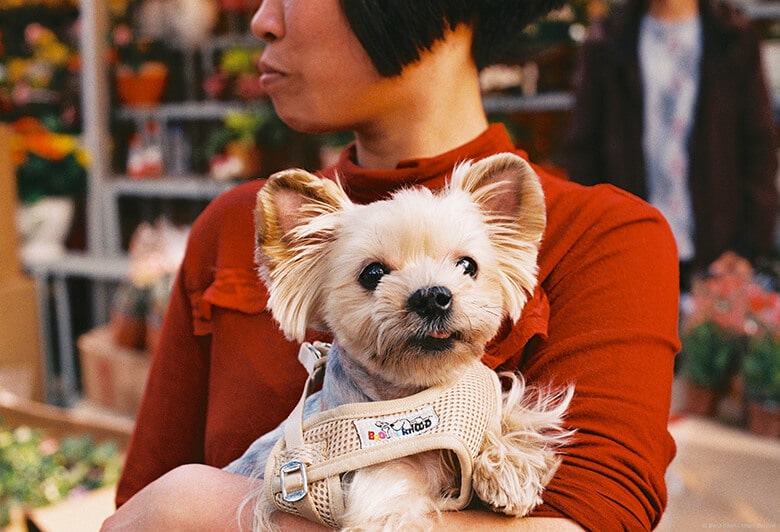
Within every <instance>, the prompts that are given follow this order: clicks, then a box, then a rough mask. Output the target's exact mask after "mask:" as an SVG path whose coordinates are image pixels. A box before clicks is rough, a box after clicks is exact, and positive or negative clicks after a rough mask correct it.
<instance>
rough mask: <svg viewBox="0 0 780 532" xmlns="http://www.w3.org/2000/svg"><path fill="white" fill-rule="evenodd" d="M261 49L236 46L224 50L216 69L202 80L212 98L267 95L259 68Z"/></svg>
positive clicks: (205, 90)
mask: <svg viewBox="0 0 780 532" xmlns="http://www.w3.org/2000/svg"><path fill="white" fill-rule="evenodd" d="M261 51H262V49H261V48H256V47H253V48H248V47H246V46H236V47H232V48H228V49H226V50H225V51H223V52H222V55H221V56H220V60H219V64H218V65H217V68H216V69H215V71H214V72H213V73H212V74H211V75H210V76H208V77H207V78H206V79H205V80H204V81H203V90H204V92H205V93H206V95H207V96H208V97H209V98H213V99H218V100H222V99H232V98H236V99H239V100H246V101H253V100H261V99H263V98H265V97H266V93H265V90H264V89H263V86H262V85H261V84H260V72H259V70H258V68H257V64H258V59H259V56H260V53H261Z"/></svg>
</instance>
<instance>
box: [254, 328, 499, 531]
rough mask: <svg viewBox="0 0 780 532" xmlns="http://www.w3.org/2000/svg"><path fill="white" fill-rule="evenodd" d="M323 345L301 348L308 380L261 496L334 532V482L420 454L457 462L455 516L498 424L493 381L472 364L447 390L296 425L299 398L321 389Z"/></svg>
mask: <svg viewBox="0 0 780 532" xmlns="http://www.w3.org/2000/svg"><path fill="white" fill-rule="evenodd" d="M327 348H328V346H327V345H326V344H319V343H316V344H315V345H312V344H304V345H303V346H302V347H301V352H300V354H299V358H300V359H301V361H302V362H303V364H304V365H305V366H306V368H307V369H308V370H309V379H308V381H307V382H306V386H305V388H304V391H303V395H302V397H301V400H300V402H299V403H298V406H297V407H296V408H295V410H293V412H292V413H291V414H290V417H288V418H287V421H286V422H285V427H284V437H282V438H281V439H280V440H279V441H278V442H277V443H276V445H275V446H274V448H273V450H272V451H271V455H270V457H269V458H268V461H267V463H266V469H265V480H266V482H265V492H266V496H267V497H268V499H269V500H270V501H271V502H272V503H273V504H274V505H275V506H276V507H277V508H279V509H281V510H284V511H286V512H289V513H293V514H296V515H300V516H302V517H305V518H307V519H309V520H311V521H314V522H317V523H320V524H323V525H325V526H329V527H333V528H338V527H340V526H341V520H342V516H343V514H344V502H345V501H344V493H343V490H342V488H341V477H340V476H341V474H343V473H346V472H349V471H355V470H357V469H360V468H363V467H366V466H369V465H373V464H378V463H382V462H386V461H389V460H393V459H396V458H401V457H404V456H409V455H412V454H417V453H420V452H423V451H429V450H436V449H445V450H450V451H452V452H453V453H454V455H455V456H456V457H457V459H458V461H459V462H460V470H461V479H460V480H461V482H460V493H459V495H458V497H457V498H450V499H446V500H445V509H447V510H458V509H461V508H463V507H465V506H466V505H467V504H468V502H469V500H470V499H471V474H472V466H473V460H474V458H475V457H476V456H477V453H478V452H479V450H480V448H481V446H482V441H483V438H484V434H485V431H486V430H487V428H488V426H490V425H491V424H493V423H500V419H501V385H500V383H499V380H498V376H497V375H496V374H495V372H493V371H492V370H490V369H489V368H487V367H485V366H484V365H483V364H482V363H480V362H479V361H475V363H474V364H473V365H472V366H471V367H469V369H468V371H467V372H466V373H465V374H464V375H463V376H462V377H461V378H460V379H459V380H458V381H457V382H455V383H454V384H451V385H449V386H441V387H433V388H429V389H427V390H424V391H422V392H420V393H417V394H415V395H412V396H409V397H405V398H402V399H395V400H391V401H375V402H366V403H350V404H345V405H341V406H338V407H336V408H333V409H330V410H326V411H324V412H319V413H317V414H314V415H313V416H311V417H309V418H307V419H303V408H304V403H305V401H306V398H307V397H308V396H309V395H310V394H311V392H312V389H313V388H314V387H315V386H316V385H317V384H318V383H319V382H320V381H321V379H322V376H323V373H324V369H325V364H324V362H325V359H326V355H327Z"/></svg>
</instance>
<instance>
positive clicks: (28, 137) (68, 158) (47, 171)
mask: <svg viewBox="0 0 780 532" xmlns="http://www.w3.org/2000/svg"><path fill="white" fill-rule="evenodd" d="M13 126H14V132H15V136H14V137H13V139H12V154H11V157H12V160H13V162H14V163H15V164H16V166H17V168H16V185H17V192H18V196H19V200H20V201H21V202H22V203H25V204H30V203H34V202H35V201H36V200H38V199H40V198H42V197H46V196H71V197H77V196H81V195H83V194H85V193H86V190H87V170H86V168H87V166H88V164H89V157H88V156H87V152H86V150H85V149H84V148H83V147H82V146H81V144H80V142H79V141H78V139H77V137H75V136H73V135H68V134H63V133H55V132H52V131H50V130H49V129H47V128H46V127H45V126H44V125H43V124H42V123H41V122H40V121H38V120H37V119H35V118H29V117H28V118H22V119H19V120H17V121H15V122H14V124H13Z"/></svg>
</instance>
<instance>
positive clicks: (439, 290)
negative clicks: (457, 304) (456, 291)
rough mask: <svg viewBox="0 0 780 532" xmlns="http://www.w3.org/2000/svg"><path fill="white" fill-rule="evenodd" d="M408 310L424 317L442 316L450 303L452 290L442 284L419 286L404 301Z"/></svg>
mask: <svg viewBox="0 0 780 532" xmlns="http://www.w3.org/2000/svg"><path fill="white" fill-rule="evenodd" d="M406 304H407V306H408V307H409V310H411V311H412V312H416V313H417V314H419V315H420V316H424V317H426V318H430V317H435V316H442V315H443V314H444V313H445V312H447V311H448V310H449V308H450V305H451V304H452V292H450V291H449V289H447V288H445V287H443V286H432V287H429V288H420V289H419V290H417V291H416V292H415V293H413V294H412V295H411V296H409V299H408V301H407V302H406Z"/></svg>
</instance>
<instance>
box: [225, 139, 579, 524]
mask: <svg viewBox="0 0 780 532" xmlns="http://www.w3.org/2000/svg"><path fill="white" fill-rule="evenodd" d="M545 222H546V213H545V205H544V196H543V192H542V188H541V185H540V183H539V179H538V176H537V175H536V174H535V173H534V172H533V170H532V169H531V167H530V166H529V165H528V163H526V162H525V161H524V160H523V159H521V158H520V157H518V156H516V155H513V154H508V153H507V154H499V155H495V156H492V157H489V158H487V159H484V160H482V161H479V162H477V163H474V164H471V163H464V164H461V165H459V166H457V167H456V168H455V169H454V170H453V173H452V176H451V179H450V182H449V183H448V185H447V186H446V187H445V188H444V189H443V190H441V191H439V192H432V191H430V190H427V189H424V188H408V189H403V190H400V191H398V192H396V193H395V194H393V195H392V197H391V198H390V199H388V200H383V201H378V202H374V203H371V204H368V205H357V204H354V203H352V201H350V199H349V198H348V197H347V195H346V193H345V192H344V190H343V189H342V188H341V186H340V184H338V183H336V182H334V181H330V180H325V179H319V178H317V177H315V176H313V175H311V174H309V173H307V172H305V171H303V170H287V171H283V172H280V173H278V174H275V175H273V176H272V177H271V178H270V179H269V180H268V182H267V183H266V185H265V186H264V187H263V189H262V190H261V191H260V192H259V194H258V200H257V209H256V235H257V248H256V260H257V263H258V265H259V273H260V276H261V278H262V279H263V281H264V282H265V283H266V284H267V286H268V289H269V302H268V306H269V308H270V309H271V311H272V313H273V316H274V318H275V319H276V320H277V321H278V322H279V323H280V326H281V328H282V330H283V331H284V333H285V334H286V336H287V337H288V338H290V339H294V340H297V341H299V342H301V341H303V340H304V336H305V334H306V331H307V329H319V330H323V331H328V332H330V333H332V335H333V338H334V341H333V346H332V348H331V350H330V353H329V354H328V358H327V366H326V372H325V378H324V383H323V389H322V391H321V392H319V393H316V394H314V395H313V396H311V397H310V398H309V400H308V402H307V407H306V409H307V414H306V415H310V414H312V413H316V412H322V411H329V409H333V408H336V407H339V405H345V404H349V403H360V402H367V401H392V400H396V399H398V398H405V397H408V396H414V394H418V393H421V391H423V390H427V389H431V388H432V387H433V388H436V387H439V388H441V387H446V386H448V385H450V384H451V383H453V382H455V381H458V379H459V378H460V377H461V375H463V374H464V373H465V372H467V371H469V369H470V368H473V367H474V366H475V365H476V366H479V367H480V368H482V370H483V371H484V370H485V368H484V366H482V364H481V362H480V359H481V358H482V356H483V353H484V348H485V344H486V343H487V342H488V341H489V340H490V339H491V338H492V337H493V336H494V335H495V334H496V333H497V331H498V330H499V327H500V325H501V324H502V322H503V320H504V319H506V318H507V317H508V318H509V319H511V320H512V322H515V321H517V320H518V319H519V317H520V313H521V311H522V309H523V306H524V305H525V303H526V301H527V299H528V297H529V296H530V294H531V293H532V292H533V290H534V287H535V285H536V274H537V265H536V259H537V254H538V249H539V245H540V242H541V238H542V233H543V231H544V228H545ZM489 373H490V375H491V378H494V379H496V383H497V384H496V390H498V391H497V395H498V399H497V401H496V405H497V406H496V410H495V411H494V412H495V413H496V415H495V416H494V418H495V419H491V420H490V422H489V423H488V424H487V428H486V433H485V435H484V437H483V439H482V440H481V443H480V444H479V445H480V448H479V450H478V452H477V453H475V454H476V456H475V457H474V460H473V470H471V471H472V473H471V475H470V478H468V479H466V481H461V482H460V483H459V482H458V475H459V474H460V473H462V472H463V471H467V470H470V469H468V467H467V466H466V465H464V463H463V462H462V461H461V463H458V462H457V460H453V456H452V453H451V452H449V451H446V450H427V451H425V452H422V453H418V454H413V455H410V456H405V457H401V458H396V459H394V460H391V461H387V462H384V463H379V464H375V465H370V466H368V467H364V468H361V469H359V470H357V471H355V472H352V473H349V474H343V475H341V477H339V478H340V482H341V484H342V485H343V486H342V487H343V490H344V493H345V495H344V508H343V512H341V513H342V515H340V516H338V517H334V519H335V523H336V524H337V525H338V526H342V527H345V528H347V529H351V530H382V529H384V530H408V529H425V528H429V527H430V526H431V525H432V523H433V521H432V520H433V519H435V516H436V515H437V514H438V513H439V512H440V511H442V510H448V509H452V506H451V504H449V503H450V502H451V500H452V498H453V497H454V496H455V494H457V493H458V492H459V490H462V489H468V490H469V493H468V494H467V498H466V500H468V498H469V497H470V496H471V489H472V488H473V492H474V493H475V494H476V495H477V497H478V498H479V499H480V500H481V501H483V502H484V503H485V504H486V505H487V506H489V507H490V508H492V509H493V510H494V511H498V512H502V513H505V514H508V515H513V516H522V515H525V514H527V513H528V512H529V511H530V510H532V509H533V508H534V507H535V506H536V505H537V504H539V503H540V502H541V493H542V491H543V489H544V487H545V485H546V484H547V483H548V481H549V480H550V479H551V478H552V476H553V474H554V472H555V470H556V468H557V466H558V463H559V457H558V456H557V451H558V449H559V448H560V446H561V445H563V444H564V443H565V441H566V439H567V438H568V436H569V435H570V432H569V431H567V430H565V429H564V428H563V425H562V419H563V415H564V412H565V410H566V408H567V406H568V404H569V401H570V399H571V397H572V394H573V389H572V388H571V387H569V389H567V390H565V391H561V392H552V391H543V390H535V391H533V392H532V391H530V390H527V389H526V387H525V385H524V383H523V380H522V378H521V377H519V376H516V375H511V374H510V375H505V374H502V376H503V377H504V379H505V382H506V381H508V383H509V384H508V386H505V387H504V388H507V390H506V391H504V392H503V394H502V393H501V391H500V387H501V386H500V385H499V384H498V378H497V377H496V376H495V373H493V372H489ZM501 395H503V397H501ZM466 410H468V409H466ZM468 415H471V412H469V414H468ZM307 419H308V418H307ZM289 423H290V419H288V420H287V421H286V422H285V424H283V425H282V426H281V427H279V428H278V429H277V430H276V431H274V432H272V433H269V434H268V435H266V436H263V437H261V438H260V439H258V440H257V441H256V442H255V443H254V444H253V445H252V446H251V447H250V449H248V450H247V452H246V453H245V454H244V456H242V457H241V458H239V459H238V460H236V461H235V462H234V463H233V464H231V465H229V466H228V467H227V468H226V469H227V470H229V471H233V472H237V473H242V474H251V475H253V476H256V477H260V478H262V477H263V476H264V474H265V480H264V483H265V484H269V483H270V479H269V478H268V471H269V469H266V468H265V466H266V461H268V456H269V453H270V451H271V447H273V446H274V445H277V446H278V445H279V441H278V440H280V438H281V436H282V434H284V431H285V427H284V425H286V424H289ZM385 425H387V426H389V424H388V423H386V422H385ZM385 425H382V424H381V423H379V422H377V423H376V426H377V427H382V426H385ZM420 426H422V424H420ZM377 433H379V431H378V430H377ZM371 434H374V432H371ZM296 463H297V462H296ZM464 467H466V469H464ZM264 472H265V473H264ZM303 483H304V484H305V483H306V480H305V478H304V480H303ZM378 486H381V489H377V487H378ZM269 499H273V495H272V494H271V495H269V496H263V495H258V497H257V504H256V506H255V517H256V519H255V526H256V528H263V529H265V528H269V527H272V526H273V525H272V519H271V514H272V512H273V511H274V504H273V501H272V500H269ZM325 523H326V524H328V523H330V521H327V520H326V521H325ZM331 524H332V523H331Z"/></svg>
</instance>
